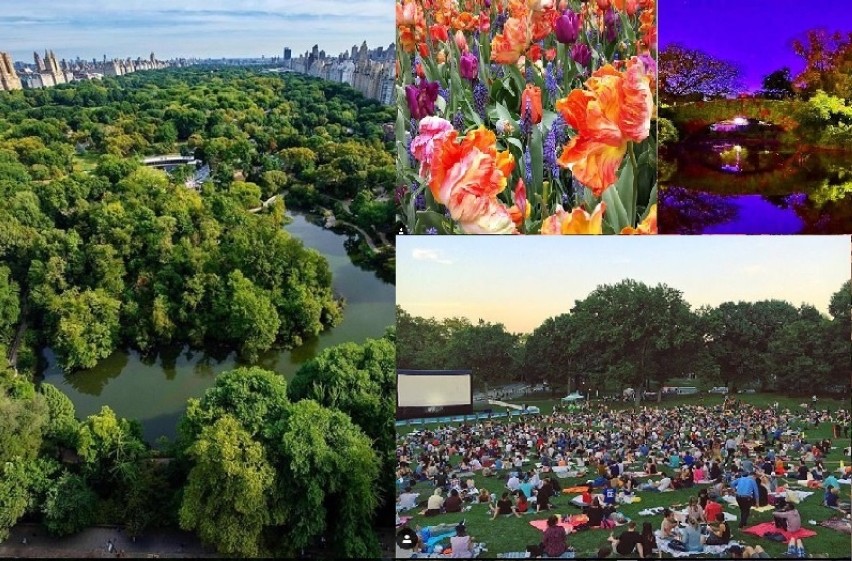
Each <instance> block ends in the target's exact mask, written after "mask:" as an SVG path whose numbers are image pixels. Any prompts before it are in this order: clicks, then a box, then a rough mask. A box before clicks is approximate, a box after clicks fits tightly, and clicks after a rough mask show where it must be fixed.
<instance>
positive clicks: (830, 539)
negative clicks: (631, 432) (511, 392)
mask: <svg viewBox="0 0 852 561" xmlns="http://www.w3.org/2000/svg"><path fill="white" fill-rule="evenodd" d="M737 397H738V398H739V399H741V400H742V401H745V402H748V403H753V404H755V405H760V406H766V405H771V404H772V403H773V402H775V401H777V402H778V403H779V405H780V407H781V408H785V407H789V408H790V409H793V410H794V411H802V409H801V408H800V407H799V403H803V402H805V401H809V399H803V398H787V397H783V396H776V395H773V394H743V395H738V396H737ZM722 400H723V396H720V395H707V394H704V395H697V396H684V397H678V398H674V399H671V400H666V401H663V403H662V404H661V406H662V407H678V406H681V405H686V404H704V405H714V404H719V403H721V402H722ZM513 403H520V401H516V402H513ZM524 403H526V404H528V405H537V406H538V407H540V408H541V409H542V412H543V413H545V414H547V413H549V412H550V411H552V409H553V405H554V404H556V403H558V400H535V399H531V398H526V399H525V400H524ZM647 405H652V406H653V405H656V404H655V403H647ZM817 405H818V407H819V408H826V407H827V408H829V409H831V410H836V409H838V408H841V407H844V406H846V407H848V403H843V402H841V401H839V400H825V399H821V400H820V401H819V402H818V404H817ZM612 406H613V407H617V408H623V407H630V405H625V404H612ZM502 421H503V422H506V421H505V419H503V420H502ZM417 428H418V429H420V428H423V427H417ZM791 428H804V429H805V430H806V437H807V440H808V441H810V442H813V441H814V440H817V439H823V438H831V436H832V434H831V426H830V424H828V423H822V424H821V425H820V426H819V427H818V428H813V426H812V425H811V426H809V427H791ZM397 430H398V432H399V433H400V434H401V435H402V434H406V433H408V432H409V431H410V430H411V429H410V428H408V427H399V428H398V429H397ZM833 446H834V448H833V449H832V450H831V453H830V454H828V455H827V456H826V458H825V460H824V463H825V466H826V468H828V469H829V470H832V471H833V470H835V469H837V467H838V465H839V462H840V461H841V460H843V461H844V462H845V463H846V464H848V463H849V462H850V458H849V457H846V458H843V455H842V454H843V448H845V447H847V446H849V438H848V437H846V438H840V439H837V440H835V441H834V444H833ZM458 460H459V458H458V457H456V458H453V459H452V461H453V462H454V463H456V462H458ZM535 461H536V460H535V459H532V460H531V463H529V464H526V465H525V469H529V468H530V467H532V465H533V462H535ZM629 469H631V470H635V471H641V469H642V466H641V465H640V464H634V465H633V466H631V467H630V468H629ZM669 471H671V470H669ZM507 474H508V472H507V470H503V473H502V474H501V475H499V476H496V477H489V478H486V477H483V476H481V475H480V474H477V475H476V476H474V477H473V479H474V480H475V483H476V486H477V488H478V489H481V488H482V487H485V488H487V489H488V490H489V491H490V492H492V493H496V494H497V495H498V496H499V495H500V494H501V493H502V492H503V491H504V490H505V482H506V479H507V478H508V475H507ZM462 479H463V480H464V479H467V478H464V477H463V478H462ZM587 479H588V478H587V477H582V478H559V479H558V481H559V484H560V485H561V486H562V487H563V488H565V487H570V486H573V485H579V484H583V483H585V482H586V481H587ZM640 480H641V481H642V482H645V481H646V480H647V478H641V479H640ZM792 482H793V483H795V481H792ZM784 483H785V481H784V480H779V484H784ZM702 487H704V486H703V485H696V486H695V487H693V488H692V489H683V490H677V491H673V492H666V493H655V492H638V493H637V496H639V497H640V498H641V502H638V503H634V504H630V505H620V506H619V508H618V512H621V513H623V514H624V515H625V516H627V517H628V518H631V519H633V520H635V521H636V522H637V525H638V526H639V529H641V524H642V523H643V522H650V523H651V525H652V526H653V528H654V529H655V530H657V529H659V527H660V524H661V522H662V515H661V514H660V515H657V516H644V517H643V516H639V515H638V512H639V511H640V510H644V509H647V508H652V507H658V506H672V505H680V504H684V503H686V502H687V500H688V499H689V498H690V497H691V496H694V495H695V496H697V493H698V490H699V489H701V488H702ZM433 489H434V488H433V486H432V485H431V484H430V483H428V482H427V483H418V484H417V486H416V487H415V488H414V491H415V492H419V493H420V499H421V500H422V501H425V500H426V498H428V496H429V495H431V494H432V492H433ZM822 495H823V492H822V490H815V492H814V494H813V495H811V496H810V497H808V498H806V499H805V500H804V501H802V503H801V504H800V505H799V511H800V513H801V516H802V526H803V528H807V529H810V530H813V531H815V532H816V533H817V535H816V536H814V537H810V538H806V539H805V540H803V542H804V546H805V549H806V551H807V553H808V554H809V555H813V556H814V557H827V558H841V559H849V558H850V551H852V548H850V536H849V535H848V534H841V533H839V532H836V531H834V530H831V529H828V528H823V527H821V526H818V525H813V524H810V523H809V521H810V520H815V521H816V522H820V521H823V520H826V519H829V518H833V517H835V516H837V515H839V513H838V512H837V511H835V510H833V509H830V508H827V507H824V506H822V505H821V502H822ZM574 496H576V494H560V496H559V497H556V498H555V499H554V500H553V501H552V502H553V504H554V505H555V506H556V509H555V510H552V511H550V512H548V513H541V514H536V513H534V512H533V513H531V514H526V515H524V516H523V517H522V518H516V517H514V516H506V517H498V518H497V519H496V520H493V521H492V520H491V514H490V512H489V510H488V505H486V504H472V506H471V509H470V510H469V511H467V512H462V513H455V514H441V515H438V516H433V517H428V518H427V517H424V516H422V515H420V514H419V512H420V510H422V509H420V508H418V509H415V510H413V511H411V512H407V513H403V515H405V516H413V519H412V520H411V521H410V522H409V526H410V527H412V528H414V527H416V526H432V525H436V524H442V523H449V524H456V523H458V522H460V521H461V520H465V523H466V525H467V529H468V533H469V534H470V535H471V536H473V537H474V539H475V541H476V542H484V543H485V545H486V547H487V553H484V554H483V555H482V556H483V557H495V556H496V555H497V554H499V553H504V552H517V551H525V550H526V549H527V546H528V545H532V544H538V543H539V542H540V540H541V536H542V532H541V531H539V530H537V529H536V528H534V527H533V526H531V525H530V524H529V522H530V521H531V520H537V519H542V520H543V519H546V518H547V517H548V516H549V514H551V513H558V514H561V515H563V516H565V515H571V514H578V513H580V512H581V511H580V509H579V508H577V507H574V506H573V505H571V504H570V500H571V498H573V497H574ZM843 500H847V501H848V500H850V486H848V485H843V486H841V501H843ZM723 506H724V504H723ZM424 508H425V507H424ZM725 511H726V512H729V513H731V514H735V515H737V516H739V509H737V508H736V507H733V508H725ZM771 521H772V512H771V511H767V512H755V511H752V513H751V517H750V518H749V526H752V525H754V524H760V523H763V522H771ZM625 529H626V527H618V528H616V529H615V536H616V537H617V536H618V535H619V534H620V533H621V532H622V531H623V530H625ZM609 532H610V531H609V530H598V529H592V530H584V531H581V532H578V533H574V534H572V535H570V537H569V539H568V543H569V544H570V545H572V546H573V547H574V548H575V550H576V551H577V555H578V557H594V556H595V552H596V551H597V549H598V547H600V546H601V545H603V544H605V543H606V538H607V536H608V535H609ZM732 539H733V540H737V541H739V542H741V543H744V544H747V545H757V544H760V545H761V546H763V548H764V549H765V550H766V551H767V552H768V553H769V554H770V556H772V557H778V556H781V554H782V553H784V552H785V551H786V544H779V543H776V542H773V541H770V540H767V539H763V538H758V537H756V536H753V535H751V534H745V533H743V532H742V531H740V530H739V529H738V528H737V523H736V522H734V523H733V524H732ZM445 545H446V544H445Z"/></svg>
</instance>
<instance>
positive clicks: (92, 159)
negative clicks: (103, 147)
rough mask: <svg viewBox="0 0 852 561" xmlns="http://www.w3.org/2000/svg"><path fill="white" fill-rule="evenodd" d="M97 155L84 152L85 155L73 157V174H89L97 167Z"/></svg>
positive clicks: (98, 156)
mask: <svg viewBox="0 0 852 561" xmlns="http://www.w3.org/2000/svg"><path fill="white" fill-rule="evenodd" d="M98 158H100V155H99V154H94V153H92V152H86V153H85V154H77V155H76V156H74V171H75V172H85V173H88V172H91V171H94V169H95V168H96V167H98Z"/></svg>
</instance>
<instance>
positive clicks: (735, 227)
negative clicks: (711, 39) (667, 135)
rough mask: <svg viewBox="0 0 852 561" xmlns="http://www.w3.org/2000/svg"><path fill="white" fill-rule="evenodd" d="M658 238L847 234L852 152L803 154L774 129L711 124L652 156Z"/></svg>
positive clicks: (851, 223)
mask: <svg viewBox="0 0 852 561" xmlns="http://www.w3.org/2000/svg"><path fill="white" fill-rule="evenodd" d="M660 183H661V189H660V194H659V224H660V233H666V234H848V233H850V232H852V152H826V151H817V150H810V149H807V148H803V147H801V146H797V145H796V144H795V140H794V139H793V138H790V136H789V134H785V133H783V131H781V130H780V129H778V128H777V127H775V126H773V125H770V124H767V123H761V122H759V121H755V120H747V119H743V118H737V119H732V120H731V121H725V122H722V123H717V124H716V125H713V126H711V127H708V129H707V130H706V131H704V132H702V133H700V134H698V135H696V136H693V137H691V138H688V139H685V141H683V142H681V143H679V144H678V145H677V146H670V147H666V148H665V149H664V150H661V152H660Z"/></svg>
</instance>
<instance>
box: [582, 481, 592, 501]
mask: <svg viewBox="0 0 852 561" xmlns="http://www.w3.org/2000/svg"><path fill="white" fill-rule="evenodd" d="M580 500H581V501H582V503H583V504H584V505H586V506H589V505H590V504H592V486H591V485H589V486H588V487H587V488H586V490H585V491H583V494H582V496H581V497H580Z"/></svg>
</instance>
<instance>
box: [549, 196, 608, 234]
mask: <svg viewBox="0 0 852 561" xmlns="http://www.w3.org/2000/svg"><path fill="white" fill-rule="evenodd" d="M604 211H606V203H605V202H603V201H601V202H599V203H598V206H596V207H595V210H593V211H592V213H591V214H589V213H588V212H586V211H585V210H583V209H582V208H580V207H577V208H575V209H574V210H572V211H571V212H570V213H568V212H565V210H564V209H563V208H562V207H558V208H557V209H556V212H555V213H553V214H552V215H551V216H548V217H547V218H545V219H544V222H542V224H541V233H542V234H551V235H552V234H602V233H603V215H604Z"/></svg>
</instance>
